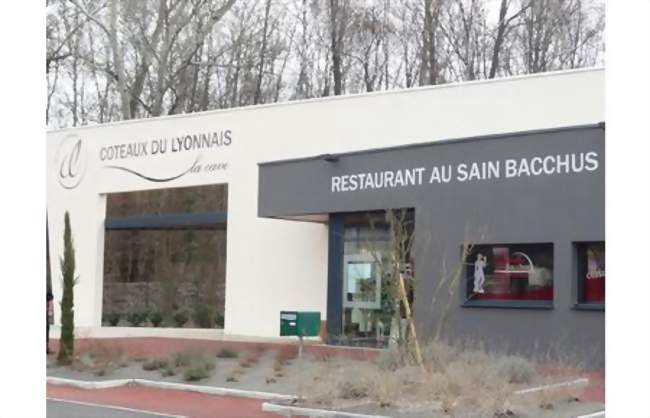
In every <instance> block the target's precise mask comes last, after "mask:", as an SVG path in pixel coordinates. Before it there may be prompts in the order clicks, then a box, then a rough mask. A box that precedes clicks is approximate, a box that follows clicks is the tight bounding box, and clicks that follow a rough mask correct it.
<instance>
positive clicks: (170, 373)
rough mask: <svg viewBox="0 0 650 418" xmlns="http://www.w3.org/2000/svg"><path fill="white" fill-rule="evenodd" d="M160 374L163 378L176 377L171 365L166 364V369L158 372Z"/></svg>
mask: <svg viewBox="0 0 650 418" xmlns="http://www.w3.org/2000/svg"><path fill="white" fill-rule="evenodd" d="M160 374H161V375H162V376H163V377H170V376H176V369H174V367H173V366H172V365H171V364H168V365H167V366H166V367H164V368H163V369H161V370H160Z"/></svg>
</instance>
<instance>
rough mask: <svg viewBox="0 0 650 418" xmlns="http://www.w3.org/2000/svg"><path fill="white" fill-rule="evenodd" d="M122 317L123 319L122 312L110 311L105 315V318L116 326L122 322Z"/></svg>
mask: <svg viewBox="0 0 650 418" xmlns="http://www.w3.org/2000/svg"><path fill="white" fill-rule="evenodd" d="M120 319H122V314H120V313H119V312H109V313H107V314H106V315H104V320H105V321H106V322H108V325H110V326H112V327H116V326H117V324H119V323H120Z"/></svg>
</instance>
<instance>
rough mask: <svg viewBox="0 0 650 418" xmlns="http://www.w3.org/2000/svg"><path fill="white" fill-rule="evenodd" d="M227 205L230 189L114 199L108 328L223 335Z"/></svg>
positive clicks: (109, 222)
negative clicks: (168, 329) (220, 332)
mask: <svg viewBox="0 0 650 418" xmlns="http://www.w3.org/2000/svg"><path fill="white" fill-rule="evenodd" d="M227 203H228V187H227V185H209V186H198V187H188V188H174V189H159V190H147V191H140V192H128V193H115V194H109V195H108V196H107V207H106V225H105V227H106V234H105V241H104V283H103V305H102V307H103V309H102V310H103V319H104V321H103V322H104V325H113V326H114V325H120V326H151V327H174V328H183V327H192V328H223V326H224V319H225V318H224V306H225V274H226V238H227V221H226V219H225V212H226V208H227ZM220 215H221V216H222V217H223V219H221V218H219V216H220ZM219 219H221V220H219Z"/></svg>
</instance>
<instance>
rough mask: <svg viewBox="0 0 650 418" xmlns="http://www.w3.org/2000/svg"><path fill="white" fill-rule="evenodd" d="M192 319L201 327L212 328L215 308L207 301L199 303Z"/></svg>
mask: <svg viewBox="0 0 650 418" xmlns="http://www.w3.org/2000/svg"><path fill="white" fill-rule="evenodd" d="M192 320H193V321H194V323H195V324H196V325H197V326H198V327H200V328H212V326H213V321H214V316H213V308H212V307H211V306H209V305H206V304H205V303H199V304H197V305H196V306H195V307H194V312H193V314H192Z"/></svg>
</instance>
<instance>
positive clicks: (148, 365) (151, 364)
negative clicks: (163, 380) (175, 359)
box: [142, 359, 169, 371]
mask: <svg viewBox="0 0 650 418" xmlns="http://www.w3.org/2000/svg"><path fill="white" fill-rule="evenodd" d="M168 366H169V362H168V361H167V360H164V359H151V360H147V361H145V362H144V363H142V369H143V370H148V371H153V370H160V369H165V368H167V367H168Z"/></svg>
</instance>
